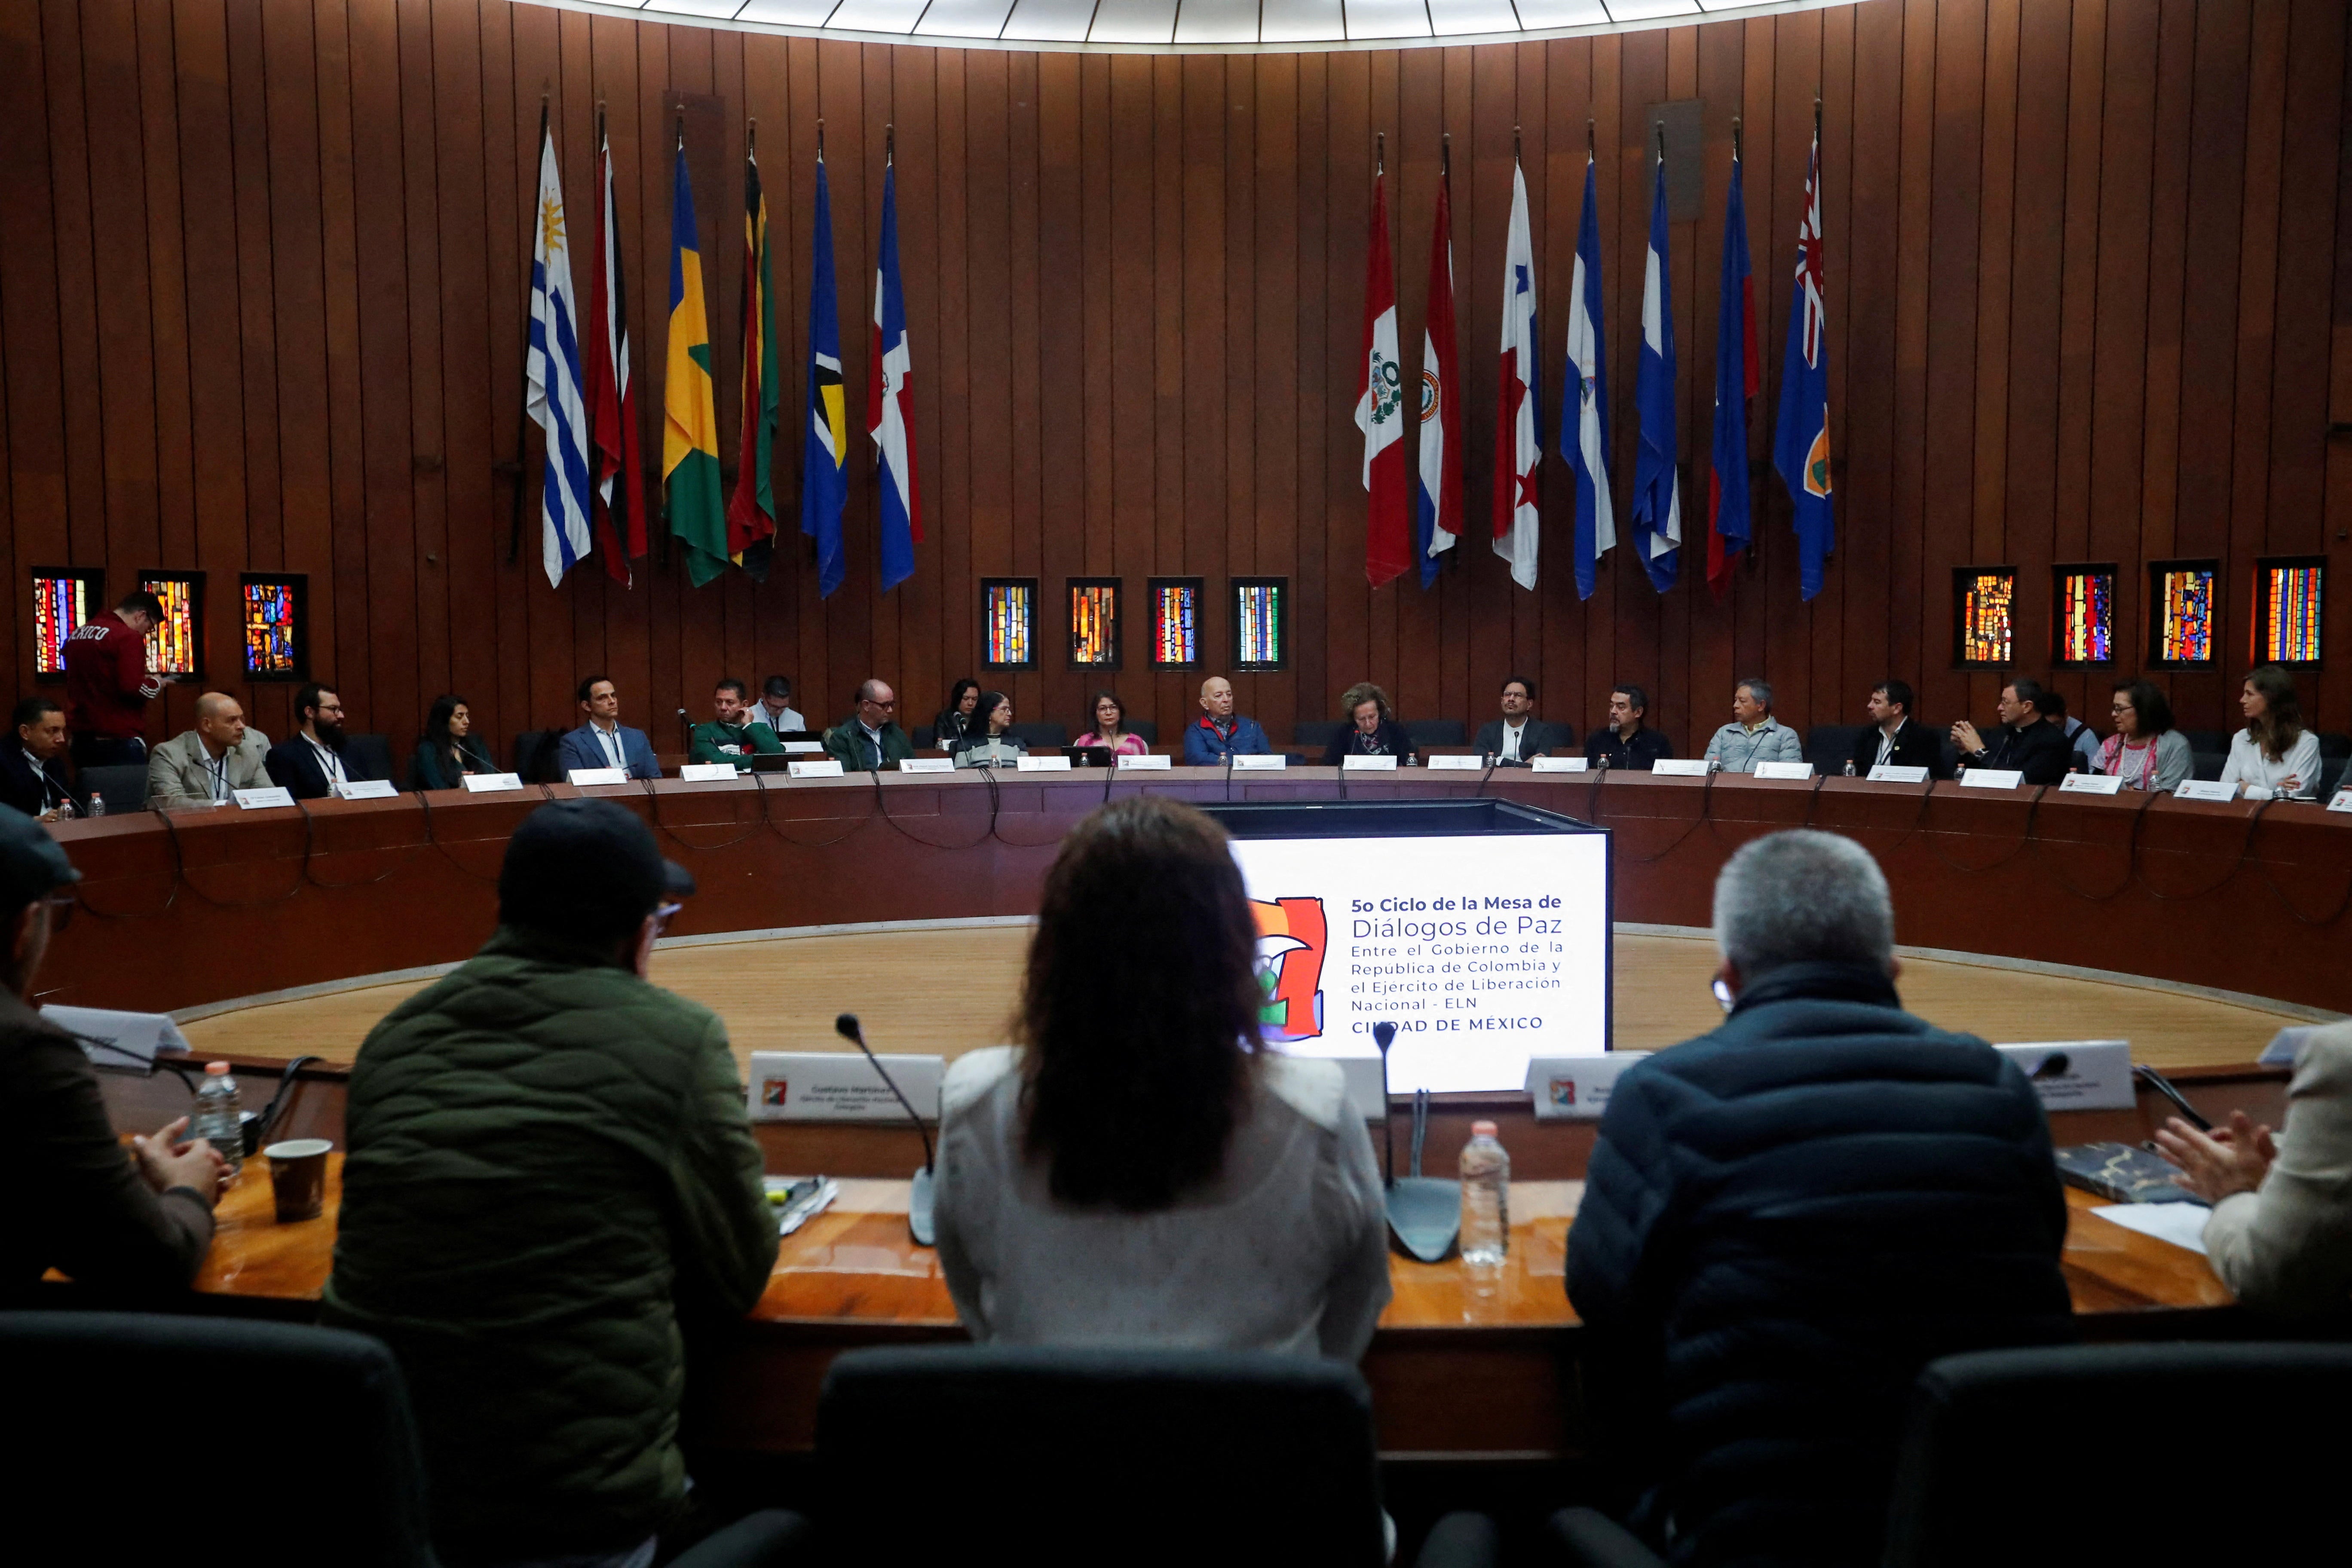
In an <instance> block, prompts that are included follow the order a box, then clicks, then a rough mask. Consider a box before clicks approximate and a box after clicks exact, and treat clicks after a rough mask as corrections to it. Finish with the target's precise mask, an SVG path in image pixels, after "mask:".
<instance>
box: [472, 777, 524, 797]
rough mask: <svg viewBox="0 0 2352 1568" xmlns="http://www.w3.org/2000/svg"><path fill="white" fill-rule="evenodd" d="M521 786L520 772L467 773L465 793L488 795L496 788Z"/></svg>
mask: <svg viewBox="0 0 2352 1568" xmlns="http://www.w3.org/2000/svg"><path fill="white" fill-rule="evenodd" d="M520 788H522V775H521V774H520V773H467V775H466V793H467V795H488V794H490V793H492V792H493V791H496V790H502V789H520Z"/></svg>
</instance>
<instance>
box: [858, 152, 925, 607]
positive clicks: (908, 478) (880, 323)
mask: <svg viewBox="0 0 2352 1568" xmlns="http://www.w3.org/2000/svg"><path fill="white" fill-rule="evenodd" d="M913 368H914V361H913V359H912V357H911V356H909V354H908V352H907V295H906V291H905V290H904V289H901V288H900V287H899V284H898V165H897V163H895V162H892V163H884V164H883V165H882V258H881V260H880V261H879V262H877V264H876V265H875V268H874V344H873V353H872V355H871V359H870V373H869V374H867V376H866V433H867V434H869V435H871V436H872V437H874V445H875V446H876V447H877V448H879V452H878V462H879V464H880V467H881V470H882V471H881V479H882V518H881V521H882V587H883V590H884V591H885V592H887V591H888V590H890V589H892V588H895V587H897V586H898V584H901V583H903V582H905V581H906V580H907V579H908V578H909V577H911V576H913V575H914V574H915V546H916V545H918V544H919V543H921V542H922V538H923V497H922V492H921V491H920V490H919V489H916V486H915V392H914V388H913V387H911V386H909V385H908V375H909V374H911V373H912V371H913Z"/></svg>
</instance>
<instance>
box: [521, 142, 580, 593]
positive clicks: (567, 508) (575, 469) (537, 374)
mask: <svg viewBox="0 0 2352 1568" xmlns="http://www.w3.org/2000/svg"><path fill="white" fill-rule="evenodd" d="M538 220H539V221H538V223H537V225H536V228H537V231H538V233H537V237H536V238H534V239H533V240H532V242H531V249H530V358H529V362H528V363H527V364H526V366H525V370H524V381H525V402H524V405H523V413H524V416H525V417H526V418H528V419H529V420H530V422H531V423H532V424H534V425H536V426H539V427H540V430H541V432H542V433H543V434H544V436H545V437H546V451H547V462H546V468H545V471H544V477H543V479H541V484H540V491H539V520H540V543H541V555H542V556H543V557H544V559H545V561H546V564H547V580H548V581H549V582H550V583H552V584H558V585H559V586H560V585H561V584H562V582H563V574H565V573H566V572H569V571H570V570H572V563H573V562H575V561H577V560H579V559H580V558H581V557H582V556H583V555H585V554H587V553H588V548H589V539H590V534H589V531H588V493H589V492H588V412H587V409H586V408H585V407H584V406H583V404H582V402H581V397H580V336H579V331H578V330H577V329H578V322H579V320H580V300H579V298H578V296H576V295H574V294H573V293H572V241H571V237H570V235H569V234H568V233H567V232H566V231H565V229H564V225H563V182H562V180H560V179H558V178H557V177H556V173H555V138H554V136H553V135H552V134H551V132H549V131H548V129H547V127H546V126H545V124H544V123H542V124H541V127H540V136H539V208H538Z"/></svg>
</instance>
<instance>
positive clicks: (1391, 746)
mask: <svg viewBox="0 0 2352 1568" xmlns="http://www.w3.org/2000/svg"><path fill="white" fill-rule="evenodd" d="M1339 711H1340V712H1341V713H1343V714H1345V715H1346V716H1347V720H1348V727H1347V728H1346V729H1344V730H1342V731H1339V733H1338V734H1336V735H1334V736H1332V737H1331V743H1330V744H1329V745H1328V746H1326V747H1325V748H1324V749H1323V765H1324V766H1325V767H1327V768H1336V767H1339V765H1340V764H1341V763H1345V762H1346V761H1347V759H1349V757H1394V758H1396V759H1397V760H1398V761H1399V762H1400V763H1404V764H1407V765H1409V764H1411V763H1412V762H1413V761H1414V760H1415V757H1416V750H1415V748H1414V746H1413V743H1412V735H1411V734H1410V733H1408V732H1407V731H1406V730H1405V727H1404V726H1403V725H1402V724H1401V723H1399V722H1398V721H1397V716H1396V712H1395V710H1393V709H1391V708H1390V706H1389V694H1388V693H1387V692H1385V691H1382V690H1381V689H1380V688H1379V687H1377V686H1374V685H1373V684H1372V683H1371V682H1370V681H1369V680H1360V681H1358V682H1357V683H1356V684H1355V685H1353V686H1350V687H1349V688H1348V689H1347V690H1345V691H1343V692H1341V693H1340V694H1339Z"/></svg>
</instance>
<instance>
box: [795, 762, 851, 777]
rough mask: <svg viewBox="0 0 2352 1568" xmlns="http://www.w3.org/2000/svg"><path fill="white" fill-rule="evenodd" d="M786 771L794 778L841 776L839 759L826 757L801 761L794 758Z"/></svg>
mask: <svg viewBox="0 0 2352 1568" xmlns="http://www.w3.org/2000/svg"><path fill="white" fill-rule="evenodd" d="M786 771H787V772H788V773H791V774H792V776H793V777H794V778H796V779H837V778H839V777H840V776H841V759H840V758H839V757H827V758H825V759H824V761H823V762H811V763H803V762H802V761H800V760H799V759H798V758H794V759H793V762H792V763H789V764H787V767H786Z"/></svg>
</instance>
